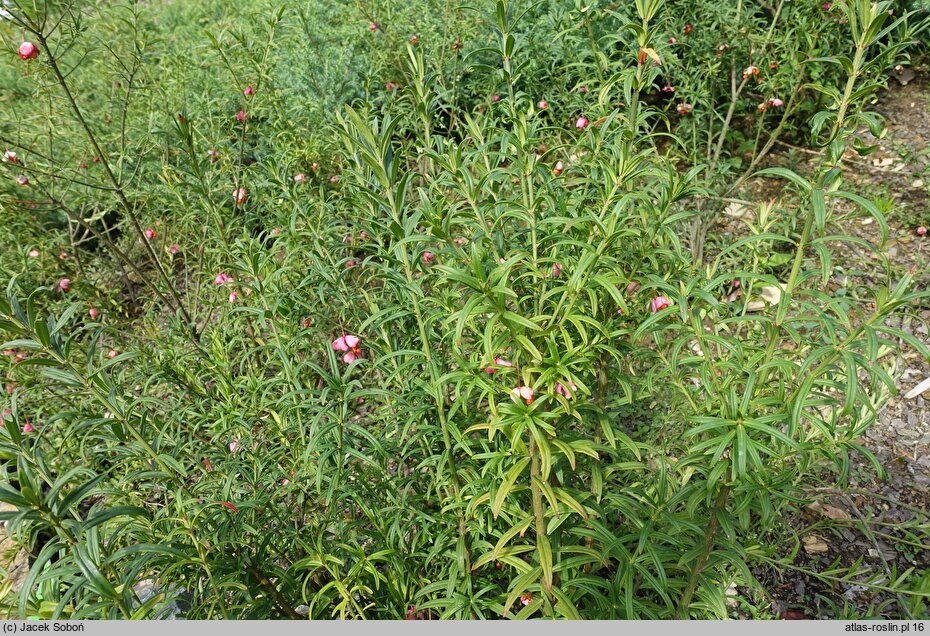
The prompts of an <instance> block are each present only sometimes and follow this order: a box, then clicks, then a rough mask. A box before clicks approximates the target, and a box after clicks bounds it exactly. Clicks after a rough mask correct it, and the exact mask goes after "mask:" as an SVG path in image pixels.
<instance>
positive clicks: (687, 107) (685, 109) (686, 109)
mask: <svg viewBox="0 0 930 636" xmlns="http://www.w3.org/2000/svg"><path fill="white" fill-rule="evenodd" d="M693 109H694V106H693V105H691V104H689V103H688V102H682V103H680V104H678V106H677V107H676V109H675V110H677V111H678V114H679V115H690V114H691V111H692V110H693Z"/></svg>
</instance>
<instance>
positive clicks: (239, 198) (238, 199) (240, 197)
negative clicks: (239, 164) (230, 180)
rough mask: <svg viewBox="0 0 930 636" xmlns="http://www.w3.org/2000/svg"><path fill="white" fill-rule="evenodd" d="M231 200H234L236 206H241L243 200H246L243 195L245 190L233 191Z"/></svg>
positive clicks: (245, 196)
mask: <svg viewBox="0 0 930 636" xmlns="http://www.w3.org/2000/svg"><path fill="white" fill-rule="evenodd" d="M233 198H234V199H235V200H236V205H242V204H243V203H245V200H246V199H247V198H248V197H247V195H246V193H245V188H239V189H237V190H233Z"/></svg>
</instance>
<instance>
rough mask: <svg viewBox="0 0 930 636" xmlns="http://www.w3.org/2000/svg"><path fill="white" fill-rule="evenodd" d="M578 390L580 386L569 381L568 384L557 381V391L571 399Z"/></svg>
mask: <svg viewBox="0 0 930 636" xmlns="http://www.w3.org/2000/svg"><path fill="white" fill-rule="evenodd" d="M577 390H578V387H577V386H575V385H574V384H573V383H571V382H569V383H568V384H567V385H564V384H561V383H559V382H557V383H556V385H555V392H556V393H558V394H559V395H561V396H562V397H565V398H567V399H569V400H570V399H571V398H572V397H573V396H574V393H575V391H577Z"/></svg>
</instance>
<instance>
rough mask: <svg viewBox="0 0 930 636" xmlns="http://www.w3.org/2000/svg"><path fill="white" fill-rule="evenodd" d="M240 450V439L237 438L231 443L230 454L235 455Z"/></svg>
mask: <svg viewBox="0 0 930 636" xmlns="http://www.w3.org/2000/svg"><path fill="white" fill-rule="evenodd" d="M237 450H239V438H238V437H237V438H236V439H234V440H233V441H231V442H229V452H230V453H233V454H235V452H236V451H237Z"/></svg>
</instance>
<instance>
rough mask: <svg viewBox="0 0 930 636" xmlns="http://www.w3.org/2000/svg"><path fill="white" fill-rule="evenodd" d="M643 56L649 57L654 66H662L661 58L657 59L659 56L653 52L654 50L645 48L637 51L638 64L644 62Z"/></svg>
mask: <svg viewBox="0 0 930 636" xmlns="http://www.w3.org/2000/svg"><path fill="white" fill-rule="evenodd" d="M644 55H648V56H649V57H651V58H652V59H653V60H655V63H656V64H662V58H661V57H659V54H658V53H656V52H655V49H650V48H646V47H644V48H641V49H640V50H639V59H640V64H642V63H643V62H645V61H646V58H645V57H644Z"/></svg>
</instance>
